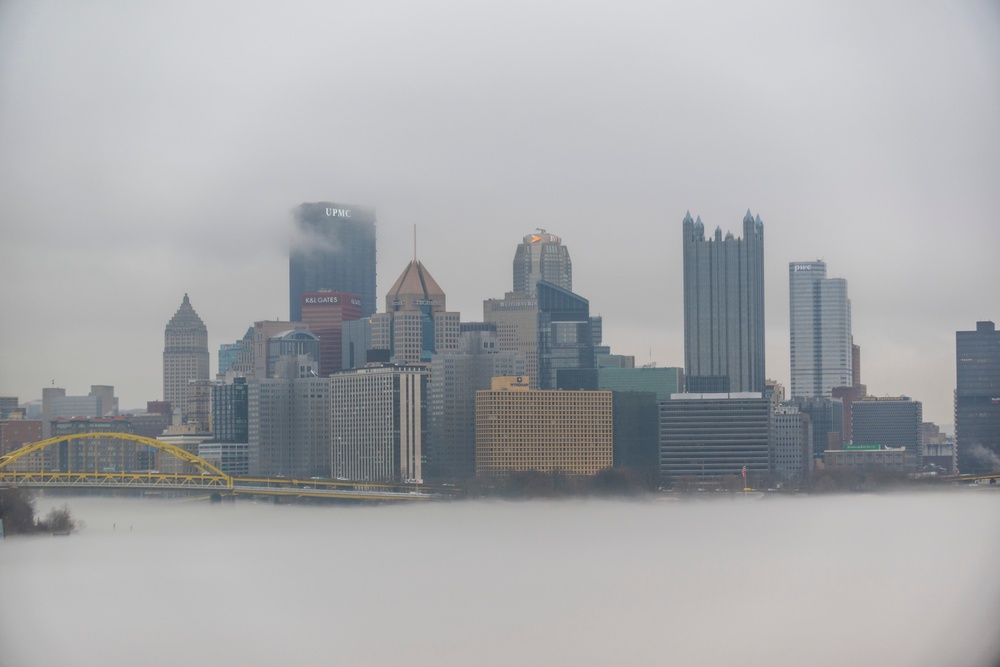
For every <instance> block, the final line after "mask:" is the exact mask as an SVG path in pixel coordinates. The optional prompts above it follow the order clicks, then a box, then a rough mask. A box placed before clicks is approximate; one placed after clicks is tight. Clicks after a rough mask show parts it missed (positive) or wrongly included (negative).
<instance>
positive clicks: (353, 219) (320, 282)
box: [288, 202, 375, 322]
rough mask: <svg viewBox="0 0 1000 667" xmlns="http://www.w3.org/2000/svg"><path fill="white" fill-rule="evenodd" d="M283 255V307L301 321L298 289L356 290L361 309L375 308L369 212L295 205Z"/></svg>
mask: <svg viewBox="0 0 1000 667" xmlns="http://www.w3.org/2000/svg"><path fill="white" fill-rule="evenodd" d="M295 232H296V233H295V235H294V237H293V239H292V246H291V252H290V254H289V262H288V266H289V278H288V283H289V310H290V312H291V316H290V319H291V320H292V321H293V322H298V321H301V320H302V294H303V293H305V292H317V291H319V290H334V291H338V292H349V293H352V294H359V295H361V314H362V316H368V315H371V314H372V313H374V312H375V211H374V210H371V209H365V208H362V207H360V206H349V205H346V204H331V203H329V202H319V203H315V204H300V205H299V207H298V208H297V209H296V210H295Z"/></svg>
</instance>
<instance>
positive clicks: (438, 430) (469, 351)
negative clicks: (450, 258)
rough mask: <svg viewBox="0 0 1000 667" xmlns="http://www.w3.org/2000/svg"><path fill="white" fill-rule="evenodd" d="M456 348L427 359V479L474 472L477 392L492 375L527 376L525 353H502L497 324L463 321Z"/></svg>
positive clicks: (457, 476)
mask: <svg viewBox="0 0 1000 667" xmlns="http://www.w3.org/2000/svg"><path fill="white" fill-rule="evenodd" d="M461 330H462V333H461V336H460V337H459V341H458V349H455V350H448V351H445V352H440V353H438V354H435V355H434V356H433V357H432V358H431V366H430V371H431V373H430V381H429V383H428V396H429V409H428V417H429V420H430V430H429V443H428V447H427V472H426V476H427V477H428V478H430V479H446V478H447V479H462V478H468V477H472V476H473V475H475V474H476V392H477V391H480V390H485V389H490V387H491V386H492V385H491V382H492V379H493V378H494V377H496V376H525V375H526V365H525V361H524V357H522V356H521V355H520V353H518V352H501V351H500V345H499V341H498V340H497V332H496V326H495V325H492V324H486V323H480V322H475V323H463V324H462V325H461Z"/></svg>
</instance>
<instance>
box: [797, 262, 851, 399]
mask: <svg viewBox="0 0 1000 667" xmlns="http://www.w3.org/2000/svg"><path fill="white" fill-rule="evenodd" d="M788 289H789V310H790V316H791V318H790V322H791V362H792V366H791V372H792V397H793V398H798V397H807V398H809V397H813V396H831V395H832V390H833V388H834V387H850V386H852V385H853V383H854V375H853V359H854V354H853V343H852V339H851V300H850V299H848V298H847V281H846V280H844V279H843V278H827V277H826V263H825V262H823V261H819V260H817V261H815V262H792V263H790V264H789V265H788Z"/></svg>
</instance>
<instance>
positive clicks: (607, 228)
mask: <svg viewBox="0 0 1000 667" xmlns="http://www.w3.org/2000/svg"><path fill="white" fill-rule="evenodd" d="M692 4H693V3H692ZM306 201H334V202H342V203H348V204H363V205H370V206H374V207H375V208H376V210H377V213H378V294H379V305H380V307H384V295H385V291H386V290H387V289H388V288H389V287H390V286H391V284H392V283H393V281H394V280H395V279H396V277H397V276H398V275H399V273H401V272H402V270H403V268H404V267H405V265H406V263H407V261H408V260H409V259H410V258H411V256H412V253H413V248H412V237H413V234H412V229H413V225H417V229H418V247H417V253H418V255H419V257H420V259H421V260H422V261H423V263H424V264H425V265H426V267H427V269H428V270H429V271H430V272H431V274H432V275H433V276H434V278H435V279H436V280H437V282H438V283H439V284H440V285H441V287H442V288H443V289H444V291H445V292H446V294H447V298H448V307H449V309H450V310H457V311H460V312H461V313H462V319H463V320H466V321H478V320H481V319H482V301H483V299H486V298H491V297H501V296H502V295H503V293H504V292H505V291H507V290H510V289H511V262H512V259H513V256H514V249H515V246H516V245H517V243H519V242H520V239H521V237H522V236H524V235H525V234H528V233H530V232H531V231H533V230H534V229H535V228H536V227H543V228H545V229H547V230H548V231H550V232H552V233H554V234H557V235H559V236H561V237H562V239H563V242H564V243H565V244H566V245H567V246H568V248H569V251H570V254H571V257H572V259H573V269H574V271H573V274H574V275H573V278H574V290H575V291H576V292H578V293H579V294H581V295H582V296H584V297H586V298H588V299H589V300H590V304H591V312H592V313H593V314H600V315H603V316H604V332H605V343H606V344H610V345H611V346H612V350H613V351H615V352H618V353H624V354H634V355H635V356H636V359H637V362H640V363H645V362H649V361H651V360H652V361H655V362H657V363H658V364H659V365H661V366H682V365H683V358H684V354H683V309H682V293H681V220H682V219H683V217H684V214H685V212H686V211H688V210H690V211H691V213H692V215H700V216H701V217H702V220H703V221H704V223H705V226H706V229H707V230H713V229H714V228H715V227H716V226H720V227H722V229H723V231H726V230H732V231H733V232H734V233H736V234H737V235H739V234H741V233H742V219H743V215H744V213H745V212H746V210H747V209H748V208H749V209H750V210H751V211H752V212H753V213H754V214H759V215H760V216H761V218H762V220H763V221H764V230H765V246H764V257H765V262H766V265H767V269H766V277H765V280H766V295H767V296H766V298H767V313H766V326H767V375H768V377H771V378H774V379H776V380H778V381H780V382H782V383H783V384H785V385H786V387H787V386H788V381H789V371H788V366H789V360H788V263H789V262H792V261H802V260H813V259H817V258H819V259H824V260H825V261H826V262H827V266H828V275H830V276H831V277H841V278H846V279H847V281H848V286H849V292H850V297H851V300H852V303H853V323H854V338H855V342H857V343H858V344H860V345H861V347H862V357H863V362H862V369H863V378H862V379H863V381H864V382H865V383H866V384H867V385H868V387H869V391H870V392H872V393H875V394H877V395H886V394H889V395H895V394H900V393H903V394H907V395H909V396H912V397H914V398H916V399H918V400H921V401H923V403H924V416H925V419H928V420H933V421H936V422H939V423H942V424H948V423H951V422H952V421H953V415H952V393H953V390H954V386H955V359H954V357H955V353H954V348H955V331H956V330H958V329H965V330H968V329H973V328H974V327H975V322H976V321H977V320H982V319H992V320H994V321H997V322H998V323H1000V290H998V285H1000V261H998V249H1000V215H998V211H1000V9H998V6H997V4H996V3H993V2H988V1H986V0H983V1H981V2H975V1H965V2H961V1H959V2H948V3H915V2H912V1H910V0H905V1H899V2H893V1H891V0H890V1H886V2H879V3H869V2H860V1H859V2H845V1H843V0H837V1H836V2H825V3H824V2H812V3H801V2H794V1H789V2H763V3H744V2H735V1H733V2H715V3H699V4H698V5H697V6H690V7H684V6H680V5H679V4H678V5H673V4H671V3H653V2H644V3H616V5H615V6H612V5H611V3H592V2H579V1H577V2H545V1H541V2H540V1H538V0H532V1H531V2H520V1H516V0H515V1H507V2H503V3H465V2H441V1H437V0H431V1H427V2H422V3H410V2H373V1H371V0H367V1H365V2H346V1H345V2H333V3H331V2H315V3H309V2H291V3H282V4H281V5H280V6H279V5H278V3H252V2H238V3H237V2H212V1H208V2H206V1H204V0H199V1H198V2H171V3H152V4H151V3H128V2H101V1H98V0H93V1H90V2H81V3H44V2H17V1H8V2H4V3H3V4H0V225H2V230H0V231H2V237H0V238H2V242H0V271H2V273H0V277H2V285H3V286H2V289H0V394H2V395H16V396H18V397H20V399H21V400H22V401H26V400H31V399H35V398H39V397H40V396H41V389H42V387H43V386H46V385H50V384H51V383H52V382H53V381H55V384H56V386H60V387H64V388H66V390H67V392H68V393H69V394H72V395H78V394H86V393H87V392H88V391H89V387H90V385H92V384H112V385H114V386H115V388H116V390H117V394H118V396H119V397H120V398H121V406H122V407H123V408H134V407H144V406H145V402H146V401H147V400H156V399H160V398H161V397H162V351H163V327H164V325H165V324H166V322H167V321H168V320H169V319H170V317H171V316H172V315H173V314H174V312H175V311H176V309H177V307H178V306H179V305H180V302H181V299H182V297H183V295H184V293H185V292H186V293H188V294H189V295H190V298H191V303H192V305H193V306H194V308H195V310H197V312H198V314H199V315H200V316H201V317H202V319H203V320H204V322H205V324H206V325H207V326H208V332H209V346H210V351H211V354H212V373H213V374H214V373H215V371H216V368H217V363H218V361H217V351H218V346H219V344H221V343H225V342H232V341H234V340H236V339H237V338H239V337H241V336H242V335H243V333H244V332H245V331H246V329H247V327H248V326H249V325H250V324H251V323H252V322H253V321H254V320H255V319H279V318H280V319H287V317H288V259H287V255H288V232H289V230H290V211H291V209H292V208H293V207H294V206H295V205H297V204H298V203H300V202H306Z"/></svg>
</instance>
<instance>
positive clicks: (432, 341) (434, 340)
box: [372, 259, 460, 364]
mask: <svg viewBox="0 0 1000 667" xmlns="http://www.w3.org/2000/svg"><path fill="white" fill-rule="evenodd" d="M459 320H460V315H459V313H452V312H448V311H447V309H446V308H445V295H444V290H442V289H441V287H440V286H439V285H438V284H437V281H435V280H434V278H433V277H432V276H431V274H430V272H429V271H428V270H427V269H426V268H425V267H424V265H423V264H422V263H421V262H419V261H417V260H416V259H414V260H413V261H412V262H410V263H409V264H408V265H407V266H406V268H405V269H404V270H403V273H402V274H400V276H399V278H398V279H397V280H396V282H395V283H394V284H393V286H392V287H391V288H390V289H389V292H388V293H387V294H386V296H385V312H384V313H377V314H375V315H372V349H373V350H388V351H389V358H390V359H391V360H392V361H393V362H394V363H398V364H427V363H430V361H431V355H433V354H434V353H435V352H441V351H444V350H454V349H457V347H458V336H459V327H460V324H459Z"/></svg>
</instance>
